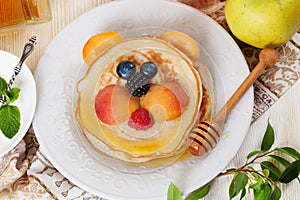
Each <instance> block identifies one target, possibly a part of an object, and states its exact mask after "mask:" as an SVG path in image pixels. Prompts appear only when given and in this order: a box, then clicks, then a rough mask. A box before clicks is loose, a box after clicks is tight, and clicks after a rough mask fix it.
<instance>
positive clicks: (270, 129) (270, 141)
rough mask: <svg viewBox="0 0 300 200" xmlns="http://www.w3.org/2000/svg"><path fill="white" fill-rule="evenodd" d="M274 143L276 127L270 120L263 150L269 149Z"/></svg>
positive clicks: (263, 141) (263, 142) (262, 144)
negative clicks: (274, 127)
mask: <svg viewBox="0 0 300 200" xmlns="http://www.w3.org/2000/svg"><path fill="white" fill-rule="evenodd" d="M273 143H274V129H273V127H272V126H271V124H270V122H269V121H268V126H267V129H266V132H265V135H264V138H263V140H262V143H261V148H260V149H261V150H262V151H268V150H269V149H270V148H271V147H272V145H273Z"/></svg>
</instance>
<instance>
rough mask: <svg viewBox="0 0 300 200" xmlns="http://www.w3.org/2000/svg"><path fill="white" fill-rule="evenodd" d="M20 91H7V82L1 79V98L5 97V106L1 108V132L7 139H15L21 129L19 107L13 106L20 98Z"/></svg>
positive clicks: (13, 89) (16, 89) (14, 89)
mask: <svg viewBox="0 0 300 200" xmlns="http://www.w3.org/2000/svg"><path fill="white" fill-rule="evenodd" d="M19 93H20V89H19V88H12V89H11V90H9V91H8V90H7V82H6V81H5V79H3V78H2V77H0V97H2V95H4V96H5V104H4V105H3V106H2V107H0V131H2V133H3V134H4V135H5V137H7V138H9V139H11V138H13V137H14V136H15V135H16V134H17V132H18V131H19V129H20V125H21V122H20V121H21V117H20V115H21V114H20V110H19V108H18V107H17V106H14V105H11V104H12V103H13V102H15V101H16V100H17V99H18V97H19Z"/></svg>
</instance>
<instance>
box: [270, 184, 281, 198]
mask: <svg viewBox="0 0 300 200" xmlns="http://www.w3.org/2000/svg"><path fill="white" fill-rule="evenodd" d="M280 197H281V190H280V188H279V187H278V186H276V187H275V189H274V190H273V192H272V194H271V196H270V198H269V200H279V199H280Z"/></svg>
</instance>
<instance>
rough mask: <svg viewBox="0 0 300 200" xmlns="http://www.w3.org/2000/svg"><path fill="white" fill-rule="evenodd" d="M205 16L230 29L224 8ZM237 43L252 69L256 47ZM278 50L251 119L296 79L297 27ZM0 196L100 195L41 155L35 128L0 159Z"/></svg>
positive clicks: (257, 91)
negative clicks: (289, 38)
mask: <svg viewBox="0 0 300 200" xmlns="http://www.w3.org/2000/svg"><path fill="white" fill-rule="evenodd" d="M222 3H224V2H222ZM223 5H224V4H223ZM208 15H209V16H210V17H212V18H213V19H215V20H216V21H217V22H218V23H220V24H221V25H222V26H223V27H224V28H225V29H227V30H228V31H229V29H228V26H227V24H226V22H225V17H224V9H223V7H222V8H221V9H220V10H218V11H216V12H213V13H210V14H208ZM237 42H238V44H239V46H240V48H241V50H242V52H243V53H244V55H245V58H246V60H247V62H248V64H249V66H250V69H252V68H253V67H254V66H255V65H256V63H257V58H258V52H259V49H257V48H254V47H250V46H249V45H246V44H243V43H241V42H239V41H238V40H237ZM277 51H278V52H279V54H280V56H279V60H278V62H277V63H276V65H275V66H274V67H271V68H268V69H266V70H265V71H264V72H263V74H262V75H261V76H260V78H259V79H258V80H257V81H256V82H255V84H254V101H255V105H254V108H253V111H254V112H253V118H252V119H253V120H255V119H257V118H258V117H259V116H260V115H261V114H262V113H263V112H265V111H266V110H267V109H268V108H269V107H271V106H272V105H273V104H274V102H276V100H277V99H278V98H280V97H281V96H282V95H283V94H284V93H285V92H286V91H287V90H288V89H289V88H290V87H291V86H292V85H293V84H294V83H295V82H296V81H297V80H298V79H299V77H300V30H299V31H298V33H296V34H295V35H294V37H293V38H292V39H291V40H290V41H289V42H288V43H287V44H285V45H282V46H280V47H278V48H277ZM0 199H7V200H9V199H102V198H101V197H97V196H95V195H93V194H90V193H88V192H86V191H84V190H82V189H81V188H79V187H77V186H76V185H74V184H72V183H71V182H70V181H68V179H66V178H65V177H63V176H62V175H61V174H60V173H59V172H58V171H57V170H56V169H55V168H54V167H53V165H52V164H51V163H50V162H49V160H47V158H46V157H45V156H44V154H43V152H42V149H41V148H39V144H38V142H37V141H36V138H35V135H34V131H33V130H32V129H30V130H29V131H28V133H27V134H26V136H25V138H24V139H23V140H22V141H21V142H20V144H18V145H17V146H16V147H15V148H14V149H13V150H12V151H11V152H9V153H8V154H6V155H5V156H4V157H2V158H0Z"/></svg>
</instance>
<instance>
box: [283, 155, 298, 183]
mask: <svg viewBox="0 0 300 200" xmlns="http://www.w3.org/2000/svg"><path fill="white" fill-rule="evenodd" d="M299 173H300V160H296V161H294V162H292V163H291V164H290V165H289V166H288V167H287V168H286V169H285V170H284V171H283V172H282V174H281V176H280V178H279V182H281V183H289V182H291V181H292V180H294V179H295V178H297V177H298V176H299Z"/></svg>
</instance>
